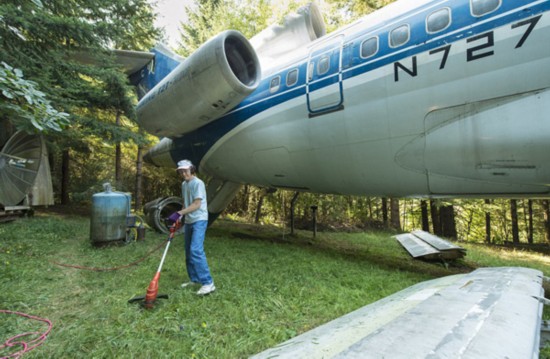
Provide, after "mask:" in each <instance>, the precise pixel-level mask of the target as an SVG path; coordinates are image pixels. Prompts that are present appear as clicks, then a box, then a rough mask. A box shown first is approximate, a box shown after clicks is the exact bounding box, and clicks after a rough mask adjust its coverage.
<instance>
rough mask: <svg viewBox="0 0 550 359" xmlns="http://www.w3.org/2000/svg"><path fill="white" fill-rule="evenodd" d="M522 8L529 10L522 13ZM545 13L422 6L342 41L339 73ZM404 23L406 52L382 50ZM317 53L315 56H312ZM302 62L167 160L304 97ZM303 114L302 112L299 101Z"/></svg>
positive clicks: (203, 148) (506, 6)
mask: <svg viewBox="0 0 550 359" xmlns="http://www.w3.org/2000/svg"><path fill="white" fill-rule="evenodd" d="M439 5H440V6H439ZM527 5H531V6H530V7H527ZM444 7H448V8H450V9H451V11H452V23H451V25H450V26H449V27H448V28H447V29H445V30H444V31H441V32H438V33H436V34H427V33H426V30H425V20H426V17H427V16H428V15H429V14H431V13H432V12H433V11H435V10H438V9H441V8H444ZM549 9H550V1H548V0H546V1H534V2H531V3H528V4H525V3H524V4H521V5H517V2H516V1H506V0H504V1H503V3H502V4H501V5H500V7H499V8H498V9H497V10H496V11H494V12H492V13H490V14H488V15H484V16H481V17H474V16H472V15H471V14H470V5H469V1H463V0H451V1H447V2H442V1H434V2H432V3H428V4H425V5H424V6H423V7H422V8H418V9H415V10H414V13H413V12H408V13H406V14H403V15H401V16H398V17H396V18H393V19H389V20H388V21H387V22H385V23H384V24H382V25H379V26H376V27H371V28H366V29H365V30H363V31H360V32H356V33H353V34H351V35H350V36H348V37H347V38H346V41H344V46H345V45H349V46H353V51H352V52H351V57H352V59H351V60H349V59H342V60H343V63H348V61H350V62H349V63H350V66H349V67H348V68H345V69H344V70H343V71H342V73H343V79H344V80H345V79H349V78H352V77H355V76H359V75H362V74H364V73H365V72H368V71H372V70H375V69H378V68H381V67H383V66H386V65H388V64H392V63H395V62H396V61H400V60H403V59H405V58H408V57H410V56H413V55H416V54H419V53H422V52H425V51H429V50H432V49H435V48H438V47H441V46H443V45H447V44H451V43H453V42H456V41H459V40H463V39H465V38H470V37H472V36H475V35H477V34H481V33H484V32H485V31H487V30H490V29H493V28H497V27H500V26H503V25H506V24H509V23H511V22H514V21H517V20H521V19H526V18H529V17H532V16H534V15H537V14H540V13H542V12H545V11H548V10H549ZM367 19H368V18H367ZM405 23H408V24H409V25H410V27H411V38H410V40H409V41H408V42H407V45H408V46H407V45H403V46H401V47H398V48H391V47H390V46H389V44H388V34H389V32H390V31H391V30H393V29H394V28H396V27H398V26H399V25H402V24H405ZM373 36H378V37H379V49H378V53H377V54H376V55H375V56H373V57H370V58H368V59H362V58H361V57H360V56H359V53H360V50H361V49H360V48H361V42H362V41H363V40H366V39H368V38H370V37H373ZM350 44H351V45H350ZM322 51H324V50H322ZM322 51H316V53H319V52H322ZM345 54H346V52H344V55H345ZM307 61H308V59H307V58H305V59H302V60H300V61H299V62H298V63H297V64H296V65H295V66H287V67H285V70H284V71H281V72H279V73H274V74H273V75H270V76H269V77H267V78H264V79H262V82H261V84H260V85H259V86H258V89H256V91H255V92H254V93H252V94H251V95H250V96H249V97H248V98H247V99H245V100H244V101H243V102H242V103H241V104H239V105H238V106H237V107H236V108H235V109H234V110H232V111H231V112H229V113H228V114H226V115H224V116H223V117H221V118H219V119H218V120H216V121H213V122H211V123H209V124H207V125H205V126H203V127H201V128H199V129H197V130H195V131H193V132H190V133H188V134H185V135H183V136H182V137H179V138H176V139H174V140H173V141H174V145H175V146H174V150H172V151H171V156H172V158H173V159H174V160H175V161H178V160H179V159H181V158H184V157H185V158H188V159H190V160H192V161H193V162H194V163H197V164H198V163H200V161H201V160H202V158H203V157H204V155H205V154H206V153H207V152H208V150H209V149H210V148H211V147H212V146H213V145H214V144H215V143H216V142H217V141H218V140H219V139H220V138H221V137H223V136H224V135H225V134H227V133H228V132H229V131H231V130H232V129H234V128H235V127H236V126H238V125H239V124H241V123H243V122H245V121H246V120H248V119H249V118H251V117H252V116H254V115H257V114H258V113H261V112H263V111H265V110H266V109H269V108H271V107H273V106H276V105H279V104H281V103H284V102H286V101H289V100H291V99H294V98H296V97H299V96H304V95H305V94H306V85H305V83H306V73H307V71H306V67H307ZM296 68H298V69H299V80H298V82H297V84H295V85H293V86H292V87H290V88H288V87H287V86H286V83H285V78H286V73H287V72H288V71H290V70H293V69H296ZM335 72H336V75H337V74H338V72H337V71H335V69H334V68H331V69H330V71H329V74H330V73H332V75H330V76H335V74H334V73H335ZM278 75H279V76H281V86H280V88H279V89H278V91H277V92H276V93H275V94H272V93H270V91H269V86H270V82H271V79H272V78H273V77H275V76H278ZM330 76H327V77H330ZM331 83H334V81H323V85H325V86H328V85H330V84H331ZM304 111H307V108H306V103H305V99H304Z"/></svg>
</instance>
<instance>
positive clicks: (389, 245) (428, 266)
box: [209, 220, 478, 278]
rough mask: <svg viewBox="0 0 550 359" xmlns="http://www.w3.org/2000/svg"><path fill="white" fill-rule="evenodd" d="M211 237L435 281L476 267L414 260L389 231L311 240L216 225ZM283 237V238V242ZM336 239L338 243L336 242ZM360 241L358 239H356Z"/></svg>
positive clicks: (265, 229) (268, 230) (227, 224)
mask: <svg viewBox="0 0 550 359" xmlns="http://www.w3.org/2000/svg"><path fill="white" fill-rule="evenodd" d="M209 231H210V235H219V236H223V235H227V234H229V235H231V237H233V238H236V239H241V240H252V241H258V240H261V241H270V242H272V243H274V244H281V245H290V246H299V247H301V248H304V249H306V250H308V251H312V252H319V253H322V254H324V255H326V256H329V257H333V258H339V259H345V260H348V261H354V262H368V263H370V264H375V265H377V266H379V267H380V268H383V269H387V270H396V271H405V272H410V273H415V274H421V275H425V276H428V277H432V278H438V277H443V276H448V275H453V274H460V273H468V272H471V271H473V270H475V269H476V268H477V267H478V266H477V265H475V264H474V263H471V262H468V261H467V260H463V259H462V260H456V261H450V262H444V261H431V262H428V261H423V260H418V259H413V258H412V257H411V256H410V255H409V254H408V253H407V252H406V251H405V250H404V249H403V248H402V247H401V246H400V245H399V244H398V243H397V241H396V240H395V239H394V238H393V237H392V236H393V235H394V234H395V233H393V232H391V231H382V230H372V231H369V232H366V233H351V234H350V233H328V232H318V233H317V237H316V238H315V239H314V238H313V236H312V234H311V233H309V232H307V231H296V232H295V234H294V235H289V234H287V233H285V234H284V236H283V233H282V232H281V229H280V228H277V227H275V226H265V225H264V226H262V225H251V224H245V223H239V222H229V221H223V220H222V221H219V222H218V223H217V224H216V225H215V226H214V227H212V228H211V229H210V230H209ZM283 237H284V238H283ZM336 237H338V239H336ZM358 237H359V239H357V238H358Z"/></svg>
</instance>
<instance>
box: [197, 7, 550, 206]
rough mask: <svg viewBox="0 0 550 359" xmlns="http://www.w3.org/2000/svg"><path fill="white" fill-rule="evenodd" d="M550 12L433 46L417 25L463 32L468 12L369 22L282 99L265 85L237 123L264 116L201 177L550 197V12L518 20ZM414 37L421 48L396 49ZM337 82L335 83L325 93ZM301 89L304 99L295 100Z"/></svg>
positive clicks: (503, 19)
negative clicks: (395, 37)
mask: <svg viewBox="0 0 550 359" xmlns="http://www.w3.org/2000/svg"><path fill="white" fill-rule="evenodd" d="M547 3H548V1H539V2H532V3H527V2H525V4H524V5H523V6H518V5H516V6H515V7H510V9H509V10H508V11H506V12H502V11H501V8H503V7H504V4H502V5H500V7H499V8H498V9H497V10H496V11H495V13H494V14H488V15H485V17H483V18H474V17H473V16H472V20H471V21H462V22H463V23H464V25H463V26H460V27H457V28H453V29H452V30H444V31H441V32H440V34H432V36H426V35H425V34H421V35H417V34H415V31H419V28H420V27H419V26H418V25H417V23H418V22H419V21H421V22H422V24H423V26H424V23H425V21H424V20H425V18H426V17H427V16H428V15H430V14H431V13H433V12H434V11H436V10H438V9H441V8H448V9H449V11H450V12H451V13H452V14H453V15H452V16H451V18H452V21H451V27H452V23H453V21H455V22H460V21H458V19H455V18H456V17H459V16H461V14H462V15H464V14H465V10H464V6H469V5H468V2H465V1H438V2H425V4H424V5H423V6H422V7H420V8H419V10H418V11H409V12H407V13H404V14H402V15H401V16H397V17H395V18H394V20H390V19H388V18H382V19H381V18H380V15H376V16H377V17H376V20H377V21H378V22H379V24H376V23H375V24H374V25H372V24H370V23H369V19H370V18H369V16H367V17H366V18H364V19H363V20H362V21H360V22H358V23H355V24H354V25H352V26H350V27H348V28H346V29H344V30H343V31H340V32H337V33H334V34H331V35H329V36H327V37H325V38H322V39H320V40H318V41H316V42H314V43H312V44H311V46H310V53H311V54H310V56H309V57H308V58H301V59H299V60H298V61H296V62H295V63H293V64H291V65H290V66H286V67H285V68H284V69H281V70H280V71H272V73H271V74H270V76H269V78H268V79H264V80H262V82H265V83H266V84H267V86H269V84H270V79H272V78H274V77H276V76H281V82H282V83H284V82H285V80H286V74H288V72H289V71H291V70H292V69H298V71H299V73H300V74H299V77H304V81H298V84H297V85H296V86H295V87H292V88H290V87H289V88H286V86H281V87H280V88H279V89H276V90H275V91H273V93H271V92H270V91H269V88H268V87H267V86H264V88H260V89H259V90H258V91H257V92H258V94H257V95H256V96H254V95H253V96H252V97H251V100H250V101H249V102H248V103H246V102H245V103H243V104H242V105H241V106H240V107H238V108H237V109H235V110H234V111H233V112H232V113H230V114H228V116H238V115H239V113H242V112H245V111H246V109H247V108H262V106H263V108H262V110H261V111H258V112H257V113H255V114H254V115H253V116H251V117H250V118H247V119H246V120H244V121H242V122H240V123H239V124H238V125H237V126H235V127H234V128H232V129H231V130H230V131H228V132H227V133H226V134H224V135H223V136H221V138H220V139H219V140H217V141H216V142H215V144H214V145H213V146H212V147H211V148H210V149H209V150H208V151H207V152H206V155H205V156H204V157H203V158H202V159H201V168H203V169H204V170H206V171H207V172H208V173H210V174H212V175H214V176H215V177H217V178H223V179H225V180H230V181H233V182H238V183H251V184H256V185H260V186H271V187H279V188H290V189H297V190H304V191H312V192H322V193H339V194H358V195H384V196H425V195H430V196H468V195H474V196H475V195H482V194H487V195H510V196H514V195H547V194H548V184H550V158H549V157H548V153H549V152H550V118H548V113H549V110H550V92H549V91H548V90H547V89H548V88H549V87H550V70H549V69H550V47H549V46H548V43H549V42H550V16H548V13H547V9H544V10H541V11H540V12H538V13H535V14H533V15H532V16H528V17H524V18H520V19H516V17H517V16H519V14H522V13H524V12H525V11H528V10H529V9H531V8H534V4H538V5H539V6H541V4H542V5H545V6H546V7H548V5H547ZM459 4H460V6H462V8H456V9H455V7H454V5H457V6H458V5H459ZM464 4H466V5H464ZM526 9H527V10H526ZM455 10H456V13H455ZM386 13H388V11H386ZM541 14H542V16H541ZM470 16H471V15H470ZM403 24H408V25H409V28H410V35H409V37H410V40H409V42H408V43H406V44H404V45H403V46H398V47H396V48H391V47H389V46H387V45H384V44H383V43H387V42H388V41H389V40H388V33H389V32H390V31H392V30H393V29H395V28H398V27H400V26H401V25H403ZM492 24H494V25H492ZM449 28H450V27H449ZM372 37H376V38H377V39H378V42H379V51H378V54H376V55H374V56H372V57H370V58H367V59H361V58H360V59H357V54H358V53H357V51H358V50H360V49H359V48H360V45H361V42H362V41H364V40H366V39H369V38H372ZM417 39H418V40H419V41H421V42H420V43H415V42H414V41H415V40H417ZM518 45H520V46H518ZM326 46H328V48H327V47H326ZM416 49H419V50H420V51H417V50H416ZM422 49H425V50H424V51H422ZM323 53H324V54H327V56H328V57H329V58H330V60H331V61H332V60H334V61H336V62H338V61H339V62H340V63H339V64H338V65H337V67H335V68H334V70H333V69H332V67H331V69H330V70H329V71H328V74H327V75H326V76H324V77H323V76H322V75H319V76H317V75H315V74H314V75H313V76H312V78H311V80H308V81H307V84H306V83H305V82H306V79H305V73H304V72H306V71H305V69H306V64H307V63H308V62H312V63H314V67H315V71H317V70H318V63H319V62H320V61H321V58H322V56H323ZM331 66H332V65H331ZM370 68H372V69H370ZM364 69H368V70H366V71H365V70H364ZM330 77H332V78H333V79H335V83H333V84H332V85H329V86H326V87H322V88H321V89H314V84H315V81H318V82H320V81H322V80H323V79H328V78H330ZM340 86H341V90H340ZM300 88H301V89H302V92H303V93H302V94H300V95H295V96H292V95H290V94H291V93H293V92H298V91H299V90H300ZM304 90H305V91H304ZM285 96H287V97H289V99H288V100H285V101H280V102H279V103H277V104H276V105H270V103H271V102H274V101H275V102H277V99H278V98H282V97H285ZM308 96H309V99H308ZM308 105H309V110H308ZM331 106H332V107H333V108H330V107H331ZM323 109H325V111H323ZM316 110H320V111H319V112H320V113H315V111H316ZM252 112H253V111H252ZM312 112H313V113H312ZM311 115H313V116H311ZM218 121H224V118H222V119H220V120H218Z"/></svg>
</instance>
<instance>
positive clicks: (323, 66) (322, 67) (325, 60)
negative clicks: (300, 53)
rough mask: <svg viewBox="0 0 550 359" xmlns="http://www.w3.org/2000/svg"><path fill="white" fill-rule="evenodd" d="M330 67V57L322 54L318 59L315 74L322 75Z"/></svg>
mask: <svg viewBox="0 0 550 359" xmlns="http://www.w3.org/2000/svg"><path fill="white" fill-rule="evenodd" d="M329 67H330V58H329V57H328V55H324V56H323V57H321V58H320V59H319V62H318V63H317V74H318V75H323V74H326V73H327V72H328V69H329Z"/></svg>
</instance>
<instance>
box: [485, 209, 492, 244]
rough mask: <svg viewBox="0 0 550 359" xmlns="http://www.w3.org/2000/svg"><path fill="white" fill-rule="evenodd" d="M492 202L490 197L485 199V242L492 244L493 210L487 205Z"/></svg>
mask: <svg viewBox="0 0 550 359" xmlns="http://www.w3.org/2000/svg"><path fill="white" fill-rule="evenodd" d="M490 204H491V200H490V199H486V200H485V205H486V206H485V242H486V243H487V244H491V211H490V209H487V207H488V206H489V205H490Z"/></svg>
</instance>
